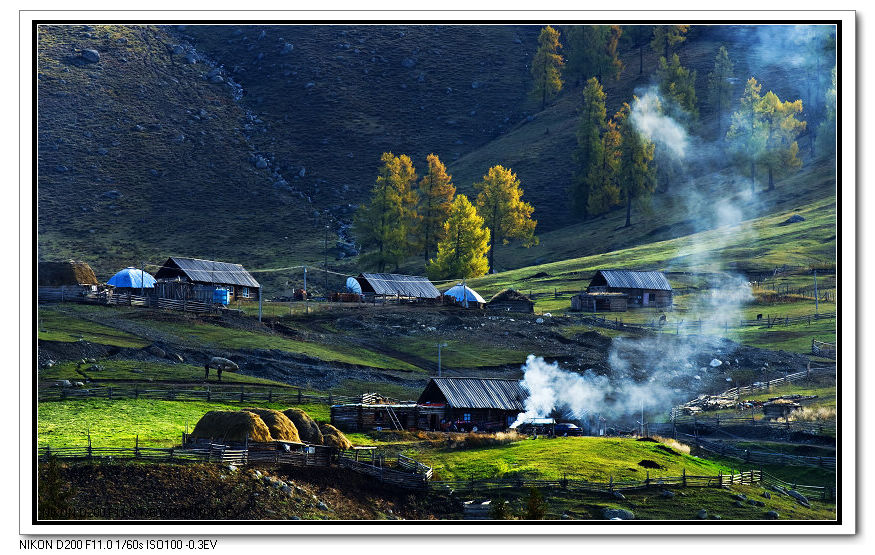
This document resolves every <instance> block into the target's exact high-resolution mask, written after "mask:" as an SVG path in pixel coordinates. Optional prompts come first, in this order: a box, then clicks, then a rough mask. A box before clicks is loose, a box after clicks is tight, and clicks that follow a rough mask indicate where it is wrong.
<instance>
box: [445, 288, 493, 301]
mask: <svg viewBox="0 0 875 555" xmlns="http://www.w3.org/2000/svg"><path fill="white" fill-rule="evenodd" d="M444 295H448V296H450V297H453V298H454V299H456V301H457V302H458V303H460V304H464V303H465V301H467V302H468V303H480V304H486V301H485V300H483V297H481V296H480V294H479V293H477V291H474V290H473V289H471V288H470V287H468V286H467V285H462V284H461V283H460V284H458V285H455V286H453V287H450V288H449V289H447V290H446V291H444Z"/></svg>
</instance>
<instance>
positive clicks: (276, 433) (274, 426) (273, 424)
mask: <svg viewBox="0 0 875 555" xmlns="http://www.w3.org/2000/svg"><path fill="white" fill-rule="evenodd" d="M243 410H245V411H247V412H251V413H253V414H257V415H258V417H259V418H261V420H262V422H264V424H265V425H266V426H267V428H268V429H269V430H270V437H272V438H273V439H275V440H279V441H294V442H296V443H300V441H301V437H300V436H299V435H298V428H297V427H295V424H294V423H293V422H292V421H291V420H289V417H287V416H286V415H285V414H283V413H281V412H280V411H278V410H273V409H262V408H245V409H243Z"/></svg>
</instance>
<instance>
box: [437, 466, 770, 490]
mask: <svg viewBox="0 0 875 555" xmlns="http://www.w3.org/2000/svg"><path fill="white" fill-rule="evenodd" d="M760 480H761V473H760V471H759V470H750V471H746V472H741V473H739V474H718V475H716V476H704V475H691V474H687V473H686V470H684V472H683V474H682V475H681V476H660V477H655V478H651V477H650V473H649V472H648V474H647V478H645V479H644V480H614V479H613V478H611V479H610V480H608V481H607V482H594V481H590V480H584V479H577V478H573V477H571V478H569V477H567V476H564V477H562V478H560V479H553V480H542V479H530V478H524V477H517V476H513V477H507V478H496V479H488V480H432V481H431V482H429V487H430V488H432V489H436V490H444V491H485V490H494V489H505V488H515V489H521V488H551V489H567V490H577V491H589V492H597V493H612V492H615V491H629V490H637V489H645V488H650V487H670V486H676V487H721V486H723V485H729V484H757V483H759V482H760Z"/></svg>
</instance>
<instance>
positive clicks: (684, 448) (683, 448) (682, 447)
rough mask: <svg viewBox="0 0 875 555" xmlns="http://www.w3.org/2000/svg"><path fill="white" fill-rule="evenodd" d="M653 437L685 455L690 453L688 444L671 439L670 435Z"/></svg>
mask: <svg viewBox="0 0 875 555" xmlns="http://www.w3.org/2000/svg"><path fill="white" fill-rule="evenodd" d="M653 439H655V440H656V441H658V442H659V443H661V444H663V445H665V446H666V447H671V448H672V449H674V450H675V451H677V452H678V453H683V454H685V455H689V454H690V446H689V445H687V444H685V443H681V442H680V441H678V440H676V439H672V438H670V437H661V436H653Z"/></svg>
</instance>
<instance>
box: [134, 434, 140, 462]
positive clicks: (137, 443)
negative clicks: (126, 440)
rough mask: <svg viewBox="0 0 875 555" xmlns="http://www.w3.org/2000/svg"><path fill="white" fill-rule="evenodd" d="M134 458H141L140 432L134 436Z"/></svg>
mask: <svg viewBox="0 0 875 555" xmlns="http://www.w3.org/2000/svg"><path fill="white" fill-rule="evenodd" d="M134 458H135V459H139V458H140V434H137V436H136V437H135V438H134Z"/></svg>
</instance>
